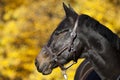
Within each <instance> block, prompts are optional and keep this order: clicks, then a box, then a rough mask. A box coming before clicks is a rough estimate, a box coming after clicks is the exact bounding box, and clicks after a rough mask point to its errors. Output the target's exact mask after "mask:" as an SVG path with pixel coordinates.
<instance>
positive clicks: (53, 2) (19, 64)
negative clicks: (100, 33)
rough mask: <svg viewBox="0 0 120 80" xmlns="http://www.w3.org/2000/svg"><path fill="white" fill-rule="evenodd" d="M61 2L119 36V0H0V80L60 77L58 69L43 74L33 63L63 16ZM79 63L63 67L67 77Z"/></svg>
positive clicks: (37, 79) (71, 76)
mask: <svg viewBox="0 0 120 80" xmlns="http://www.w3.org/2000/svg"><path fill="white" fill-rule="evenodd" d="M63 2H65V3H66V4H71V6H72V7H73V8H74V10H75V11H76V12H77V13H79V14H88V15H89V16H91V17H94V18H95V19H96V20H98V21H100V22H101V23H102V24H104V25H106V26H107V27H108V28H109V29H111V30H112V31H113V32H115V33H116V34H118V35H120V0H0V80H64V78H63V76H62V73H61V71H60V69H59V68H57V69H54V70H53V72H52V73H51V75H48V76H44V75H42V74H41V73H39V72H37V70H36V67H35V65H34V60H35V57H36V56H37V54H38V53H39V52H40V50H41V47H42V46H43V45H44V44H45V43H46V42H47V41H48V39H49V37H50V34H51V33H52V32H53V30H54V29H55V28H56V27H57V25H58V24H59V23H60V21H61V20H62V19H63V18H64V10H63V7H62V3H63ZM80 63H81V60H79V61H78V64H76V65H74V66H72V67H71V68H70V69H69V70H67V74H68V78H69V79H68V80H73V79H74V74H75V71H76V69H77V67H78V65H79V64H80Z"/></svg>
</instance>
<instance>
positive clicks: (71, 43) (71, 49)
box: [60, 16, 79, 80]
mask: <svg viewBox="0 0 120 80" xmlns="http://www.w3.org/2000/svg"><path fill="white" fill-rule="evenodd" d="M78 21H79V16H78V17H77V19H76V21H75V25H74V28H73V31H72V32H71V34H70V36H71V41H70V47H69V49H68V50H70V51H71V52H73V51H74V49H73V46H71V45H73V42H74V39H75V37H76V36H77V34H76V30H77V26H78ZM75 63H76V62H75V61H73V63H72V64H71V65H69V66H68V67H66V68H65V67H64V66H62V67H60V68H61V70H62V74H63V76H64V79H65V80H68V76H67V74H66V70H67V69H68V68H70V67H71V66H72V65H74V64H75Z"/></svg>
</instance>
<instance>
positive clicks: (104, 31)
mask: <svg viewBox="0 0 120 80" xmlns="http://www.w3.org/2000/svg"><path fill="white" fill-rule="evenodd" d="M79 21H80V22H79V26H83V25H84V24H85V25H86V27H91V28H92V29H94V30H95V31H97V32H98V33H99V34H101V35H102V36H103V37H104V38H106V39H107V40H108V41H109V42H110V43H111V44H112V45H113V47H115V48H116V49H118V50H119V48H120V38H119V37H118V36H117V35H116V34H115V33H113V32H112V31H111V30H109V29H108V28H107V27H106V26H104V25H102V24H101V23H99V22H98V21H97V20H95V19H93V18H92V17H90V16H88V15H85V14H82V15H80V16H79Z"/></svg>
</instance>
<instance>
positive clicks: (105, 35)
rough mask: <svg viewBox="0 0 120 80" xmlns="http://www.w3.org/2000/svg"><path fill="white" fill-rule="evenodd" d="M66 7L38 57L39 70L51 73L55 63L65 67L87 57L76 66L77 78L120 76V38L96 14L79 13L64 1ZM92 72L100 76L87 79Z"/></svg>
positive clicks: (106, 79)
mask: <svg viewBox="0 0 120 80" xmlns="http://www.w3.org/2000/svg"><path fill="white" fill-rule="evenodd" d="M63 8H64V11H65V14H66V15H65V18H64V19H63V20H62V21H61V22H60V24H59V25H58V26H57V28H56V29H55V30H54V31H53V33H52V35H51V37H50V39H49V41H48V43H47V44H46V45H45V46H44V47H43V48H42V50H41V52H40V53H39V54H38V56H37V57H36V60H35V65H36V67H37V70H38V71H39V72H41V73H42V74H43V75H48V74H50V73H51V72H52V70H53V69H54V68H56V67H60V68H61V70H62V71H65V70H67V69H68V68H69V67H71V66H72V65H73V64H74V63H73V64H71V65H70V66H68V67H65V66H64V65H65V64H67V63H68V62H70V61H74V62H77V60H78V59H80V58H85V61H83V65H80V67H79V68H78V69H77V72H76V75H75V78H74V79H75V80H117V79H118V78H119V76H120V38H119V37H118V36H117V35H116V34H115V33H113V32H112V31H111V30H109V29H108V28H107V27H106V26H104V25H103V24H101V23H100V22H98V21H97V20H95V19H94V18H92V17H90V16H88V15H86V14H80V15H78V14H77V13H76V12H75V11H74V9H73V8H72V7H71V6H70V5H69V6H67V5H65V4H64V3H63ZM86 65H88V66H89V67H88V68H86V67H87V66H86ZM81 66H82V68H84V71H82V68H81ZM84 66H85V67H84ZM83 72H84V73H83ZM80 74H84V75H80ZM91 74H95V76H93V77H92V78H94V77H96V76H98V77H97V79H95V78H94V79H88V77H89V76H90V75H91ZM64 76H65V77H66V75H64ZM78 76H80V77H78ZM118 80H119V79H118Z"/></svg>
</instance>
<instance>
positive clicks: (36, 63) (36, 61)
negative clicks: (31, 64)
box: [35, 59, 39, 67]
mask: <svg viewBox="0 0 120 80" xmlns="http://www.w3.org/2000/svg"><path fill="white" fill-rule="evenodd" d="M35 66H36V67H38V66H39V64H38V60H37V59H35Z"/></svg>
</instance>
